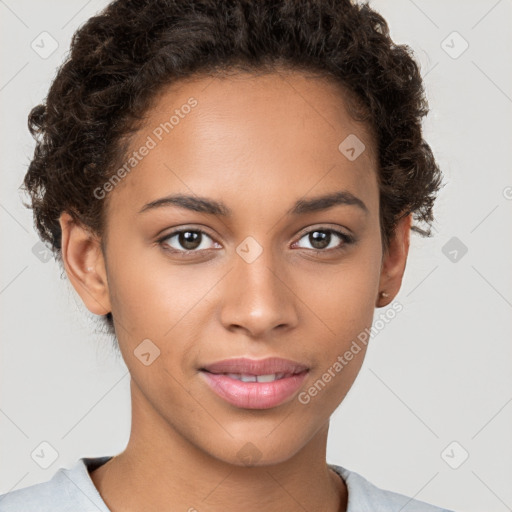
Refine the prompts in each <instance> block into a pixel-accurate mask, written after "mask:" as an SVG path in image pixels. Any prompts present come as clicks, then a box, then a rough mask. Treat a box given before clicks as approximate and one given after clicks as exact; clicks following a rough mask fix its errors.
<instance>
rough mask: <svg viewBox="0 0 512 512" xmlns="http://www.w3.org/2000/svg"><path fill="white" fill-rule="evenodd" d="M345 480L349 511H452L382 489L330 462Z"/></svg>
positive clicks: (357, 474)
mask: <svg viewBox="0 0 512 512" xmlns="http://www.w3.org/2000/svg"><path fill="white" fill-rule="evenodd" d="M329 466H330V467H331V468H332V469H334V471H336V472H337V473H338V474H339V475H340V476H341V477H342V478H343V480H344V481H345V484H346V486H347V491H348V506H347V512H375V511H379V512H399V511H402V512H404V511H405V510H407V512H451V511H449V510H447V509H444V508H439V507H436V506H434V505H429V504H428V503H425V502H423V501H418V500H415V499H413V498H410V497H408V496H405V495H403V494H399V493H396V492H392V491H387V490H384V489H381V488H379V487H377V486H375V485H374V484H372V483H371V482H369V481H368V480H366V478H364V477H363V476H361V475H360V474H359V473H356V472H354V471H350V470H348V469H346V468H343V467H341V466H336V465H334V464H329Z"/></svg>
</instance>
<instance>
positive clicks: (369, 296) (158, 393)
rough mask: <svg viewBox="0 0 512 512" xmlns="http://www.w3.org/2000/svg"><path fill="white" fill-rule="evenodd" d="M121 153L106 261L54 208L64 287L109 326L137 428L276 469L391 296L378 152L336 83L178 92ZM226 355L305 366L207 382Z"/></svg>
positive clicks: (353, 367)
mask: <svg viewBox="0 0 512 512" xmlns="http://www.w3.org/2000/svg"><path fill="white" fill-rule="evenodd" d="M172 116H174V117H172ZM349 136H350V137H354V136H355V137H357V138H358V139H359V140H360V141H362V142H363V143H364V145H365V148H366V149H365V150H364V151H363V152H362V153H361V154H360V155H359V156H357V158H355V159H354V158H347V154H348V155H350V156H351V157H353V155H352V154H351V153H350V152H349V153H346V152H343V149H342V150H341V151H340V149H339V146H340V143H342V141H344V140H345V139H346V138H347V137H349ZM349 140H355V139H349ZM130 144H131V147H130V151H129V155H128V156H127V158H126V160H125V161H124V162H123V163H122V164H121V165H120V166H119V167H120V168H121V167H122V165H123V164H127V165H126V166H125V167H124V169H125V171H126V172H124V173H123V172H121V173H120V175H121V177H122V179H121V180H120V181H119V180H118V181H119V183H117V184H115V186H114V184H113V183H112V182H111V183H110V186H109V185H107V186H106V187H105V188H104V189H102V190H105V191H107V192H108V208H107V219H108V221H107V226H106V233H105V235H106V238H105V240H104V241H105V251H104V253H103V252H102V251H101V250H100V249H99V243H98V240H97V239H94V238H91V237H90V235H89V234H88V233H87V232H86V231H83V230H81V228H80V227H77V226H72V225H71V223H68V222H67V217H66V215H65V214H64V215H63V216H62V218H61V225H62V227H63V260H64V262H65V265H66V270H67V272H68V275H69V277H70V279H71V280H72V282H73V284H74V286H75V288H76V289H77V291H78V293H80V295H81V296H82V298H83V300H84V302H85V303H86V305H87V307H88V308H89V309H90V310H91V311H92V312H94V313H96V314H105V313H107V312H108V311H111V312H112V314H113V317H114V322H115V328H116V332H117V337H118V340H119V346H120V349H121V352H122V355H123V358H124V361H125V362H126V365H127V367H128V369H129V371H130V374H131V377H132V400H133V402H132V414H133V421H134V424H137V425H140V428H141V430H142V429H144V428H145V429H146V430H147V429H153V430H154V432H153V435H154V437H156V438H159V436H160V439H161V442H162V443H164V438H165V436H167V435H169V436H170V437H173V438H175V439H176V438H180V439H182V440H185V441H187V442H188V443H189V444H190V445H192V446H195V447H197V448H199V449H200V450H202V451H203V452H205V453H208V454H210V455H212V456H214V457H215V458H217V459H220V460H223V461H227V462H230V463H233V464H242V463H243V459H244V450H245V451H249V452H250V451H251V450H252V453H250V454H249V457H252V459H253V461H254V463H256V464H270V463H276V462H280V461H284V460H286V459H288V458H290V457H291V456H292V455H294V454H295V453H297V452H299V451H300V450H301V449H303V448H304V447H305V446H306V445H308V443H310V442H311V441H312V440H313V439H314V438H315V436H317V435H318V433H319V432H321V431H324V429H325V426H326V425H327V424H328V420H329V417H330V415H331V414H332V413H333V411H334V410H335V409H336V407H337V406H338V405H339V404H340V402H341V401H342V400H343V398H344V397H345V395H346V393H347V392H348V390H349V389H350V387H351V385H352V383H353V382H354V380H355V378H356V376H357V373H358V371H359V369H360V367H361V364H362V362H363V358H364V353H365V350H366V345H365V344H364V343H360V342H359V348H360V350H359V351H358V352H357V353H355V354H353V357H352V358H351V359H350V360H349V361H347V358H344V357H343V356H344V354H345V353H346V352H347V351H349V350H350V347H351V346H353V343H354V340H357V339H358V335H359V334H360V333H362V332H364V331H365V329H367V328H369V327H370V326H371V324H372V319H373V315H374V308H375V307H376V305H383V304H382V302H378V294H379V290H385V291H386V292H388V293H389V295H390V297H391V298H392V297H393V296H394V294H395V293H396V292H397V291H398V289H399V287H400V281H401V278H402V274H403V270H404V267H405V259H406V255H407V249H408V238H407V234H408V227H409V222H408V221H409V220H410V219H406V220H405V221H403V222H402V223H401V224H400V225H399V227H398V228H397V237H396V240H394V241H392V243H391V245H390V251H389V254H387V255H384V254H383V253H382V248H381V226H380V224H379V191H378V185H377V175H376V173H377V168H376V161H375V154H374V141H373V140H372V138H371V136H370V134H369V132H368V131H367V129H366V127H365V126H364V125H362V124H359V123H356V122H354V121H353V120H352V119H351V117H350V116H349V114H348V112H347V111H346V109H345V103H344V96H343V92H342V91H341V90H340V89H339V88H337V87H336V86H335V85H333V84H331V83H328V82H325V81H322V80H320V79H318V78H307V77H306V76H304V75H302V74H299V73H286V74H285V73H282V74H269V75H264V76H257V77H256V76H252V75H247V74H241V75H238V76H236V77H230V78H212V77H208V78H204V79H196V80H194V81H191V80H189V81H186V82H180V83H179V84H174V85H172V86H171V87H169V88H168V89H166V90H165V91H163V93H162V94H161V95H160V96H159V97H158V98H157V101H156V103H155V104H154V105H153V107H152V108H151V110H150V111H149V112H148V113H147V119H146V121H145V125H144V128H142V129H141V130H140V131H138V132H137V134H136V136H135V137H134V138H133V139H132V140H131V143H130ZM144 147H145V148H146V149H142V148H144ZM134 151H135V152H136V153H133V152H134ZM356 151H357V148H356ZM130 158H131V159H132V160H130ZM128 169H129V172H128V171H127V170H128ZM101 194H102V192H99V193H98V195H101ZM178 196H180V197H178ZM185 196H187V197H185ZM324 196H328V197H326V198H325V199H324V200H319V199H320V198H322V197H324ZM177 197H178V198H177ZM100 200H105V199H100ZM86 267H88V268H92V270H91V271H89V272H87V271H86ZM389 300H391V299H389ZM352 352H355V351H354V350H353V351H352ZM340 357H341V358H342V359H343V361H344V363H343V364H342V363H341V362H340ZM233 358H248V359H252V360H256V362H258V361H262V360H264V359H267V358H283V359H286V360H289V361H293V362H295V363H298V364H299V365H301V368H299V367H297V368H295V370H293V371H292V370H289V372H288V373H295V375H294V376H290V375H289V374H288V375H285V376H284V378H283V379H279V380H284V381H286V382H285V383H279V380H276V381H274V382H269V383H263V382H256V383H255V382H250V383H244V382H240V381H239V380H237V378H231V377H228V376H221V375H220V374H219V373H217V375H216V376H213V377H212V373H209V372H207V371H204V369H205V368H206V367H209V368H210V369H211V368H212V367H211V365H212V364H213V363H216V362H218V361H221V360H226V359H233ZM337 362H338V364H336V363H337ZM340 365H341V369H340ZM281 369H282V368H281V367H273V366H272V367H265V368H263V369H262V371H261V372H259V373H266V374H269V373H279V371H280V370H281ZM304 369H305V371H300V370H304ZM220 370H224V372H223V373H226V368H221V369H220ZM220 370H219V368H217V371H218V372H220ZM230 370H231V371H230ZM235 370H236V368H235ZM227 373H244V372H242V371H240V372H236V371H233V368H228V369H227ZM247 373H250V372H249V371H247ZM255 373H258V372H255ZM284 373H286V372H284ZM326 374H330V376H331V377H330V378H329V377H326V376H325V375H326ZM278 377H279V375H278ZM269 379H270V378H269ZM261 380H265V379H261ZM319 382H320V383H319ZM315 383H316V385H315ZM313 389H316V392H315V391H314V390H313ZM248 443H251V444H248ZM246 459H247V458H246V457H245V460H246Z"/></svg>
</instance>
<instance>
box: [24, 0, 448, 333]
mask: <svg viewBox="0 0 512 512" xmlns="http://www.w3.org/2000/svg"><path fill="white" fill-rule="evenodd" d="M286 68H288V69H292V70H299V71H301V70H302V71H313V72H316V73H318V74H319V75H320V76H323V77H325V78H329V79H331V80H334V81H335V82H336V83H338V84H340V85H341V86H342V87H343V88H344V89H345V90H346V91H347V93H348V100H349V110H350V112H351V114H352V115H353V116H354V118H355V119H357V120H362V121H366V122H367V126H368V127H369V128H370V129H371V131H372V133H374V134H375V139H376V145H377V156H378V159H377V161H378V182H379V190H380V220H381V234H382V242H383V247H384V250H385V249H386V248H387V247H388V243H389V240H390V237H391V236H392V234H393V231H394V228H395V227H396V223H397V222H398V220H399V219H400V218H401V217H402V216H404V215H408V214H410V213H412V214H413V219H415V220H416V221H420V222H423V223H426V224H427V228H428V230H427V231H426V230H424V229H421V228H420V227H418V226H417V225H413V230H415V231H417V232H419V233H421V234H423V235H425V236H430V234H431V231H430V226H431V223H432V221H433V213H432V210H433V203H434V200H435V197H436V195H437V192H438V190H439V189H440V187H441V172H440V170H439V168H438V166H437V164H436V162H435V160H434V157H433V154H432V151H431V149H430V147H429V145H428V144H427V143H426V142H425V141H424V140H423V136H422V127H421V120H422V117H423V116H425V115H426V114H427V113H428V105H427V101H426V98H425V94H424V89H423V84H422V79H421V75H420V72H419V68H418V65H417V63H416V62H415V60H414V59H413V56H412V51H411V50H410V48H409V47H408V46H406V45H395V44H394V43H393V41H392V39H391V38H390V35H389V29H388V26H387V23H386V21H385V20H384V18H383V17H382V16H381V15H380V14H378V13H377V12H375V11H374V10H372V9H371V8H370V7H369V6H368V4H367V3H361V4H357V3H353V2H351V1H350V0H260V1H258V2H253V1H250V0H116V1H114V2H112V3H111V4H109V5H108V6H107V7H106V8H105V9H104V10H103V11H102V12H100V13H99V14H98V15H96V16H94V17H92V18H90V19H89V20H88V21H87V22H86V23H85V24H84V25H83V26H82V27H80V29H79V30H78V31H77V32H76V33H75V34H74V36H73V39H72V42H71V49H70V55H69V57H68V58H67V60H66V62H64V64H63V65H62V66H61V67H60V69H59V71H58V73H57V75H56V77H55V79H54V81H53V83H52V85H51V88H50V90H49V92H48V95H47V98H46V101H45V103H44V104H41V105H38V106H36V107H34V108H33V109H32V111H31V112H30V115H29V129H30V132H31V134H32V135H33V137H34V138H35V139H36V147H35V151H34V156H33V159H32V161H31V163H30V165H29V168H28V171H27V173H26V176H25V178H24V182H23V185H24V188H25V189H26V191H27V192H28V193H29V194H30V198H31V205H26V206H28V207H30V208H33V213H34V220H35V226H36V229H37V230H38V232H39V235H40V237H41V239H42V240H43V241H45V242H49V244H50V245H51V249H52V251H53V253H54V256H55V257H56V259H58V260H59V261H60V262H61V263H62V259H61V258H62V255H61V251H60V246H61V230H60V224H59V217H60V214H61V213H62V212H63V211H67V212H69V213H70V214H71V215H72V216H73V218H74V219H75V220H77V221H79V222H80V223H81V224H83V225H85V226H87V227H89V228H90V229H91V230H92V231H93V232H95V233H97V234H99V235H101V234H102V233H103V229H104V226H105V219H104V214H105V210H106V201H104V200H98V199H96V198H95V196H94V195H93V191H94V190H96V189H97V187H99V186H101V185H103V184H104V183H105V182H106V181H107V180H109V179H110V178H111V176H112V175H113V173H114V172H115V169H116V168H117V166H118V164H119V162H121V161H122V160H123V154H124V152H125V151H126V150H127V147H128V145H127V144H128V141H129V135H130V134H131V133H133V132H134V130H136V129H137V126H138V124H137V122H138V121H141V120H142V119H143V115H144V113H145V112H147V109H148V108H149V106H150V104H151V101H152V100H154V99H155V98H156V96H157V93H159V92H160V91H161V90H162V88H163V87H165V86H166V85H169V84H170V83H173V82H174V81H177V80H180V79H182V78H187V77H192V76H194V75H203V74H204V75H214V74H222V73H224V72H226V71H227V70H229V69H232V70H235V71H236V70H239V71H249V72H255V73H256V72H259V71H272V70H273V69H286ZM353 98H355V101H351V99H353ZM346 99H347V98H346ZM106 320H107V323H108V325H109V327H110V331H111V332H113V322H112V316H111V314H110V313H109V314H108V315H106Z"/></svg>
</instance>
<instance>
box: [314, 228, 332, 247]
mask: <svg viewBox="0 0 512 512" xmlns="http://www.w3.org/2000/svg"><path fill="white" fill-rule="evenodd" d="M309 239H310V242H311V245H312V246H313V247H314V248H315V249H325V248H326V247H328V246H329V243H330V241H331V234H330V233H328V232H325V231H313V232H312V233H310V234H309Z"/></svg>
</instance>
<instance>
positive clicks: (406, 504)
mask: <svg viewBox="0 0 512 512" xmlns="http://www.w3.org/2000/svg"><path fill="white" fill-rule="evenodd" d="M111 458H112V456H105V457H97V458H87V457H84V458H81V459H79V461H78V462H77V463H76V464H75V465H74V466H73V467H72V468H71V469H65V468H60V469H59V470H58V471H57V472H56V473H55V475H54V476H53V478H52V479H51V480H49V481H48V482H43V483H40V484H35V485H31V486H29V487H25V488H24V489H18V490H15V491H11V492H8V493H6V494H2V495H1V496H0V512H110V510H109V509H108V507H107V505H106V504H105V502H104V501H103V499H102V497H101V495H100V493H99V492H98V490H97V489H96V487H95V486H94V483H93V481H92V479H91V477H90V475H89V471H92V470H93V469H96V468H97V467H99V466H101V465H102V464H104V463H105V462H107V461H108V460H110V459H111ZM329 467H330V468H332V469H334V471H336V473H338V474H339V475H340V476H341V478H342V479H343V480H344V481H345V484H346V486H347V491H348V506H347V512H451V511H449V510H446V509H442V508H438V507H435V506H433V505H429V504H427V503H424V502H422V501H418V500H414V499H412V498H408V497H407V496H404V495H403V494H398V493H395V492H391V491H386V490H383V489H380V488H378V487H376V486H375V485H373V484H372V483H370V482H369V481H368V480H366V479H365V478H364V477H362V476H361V475H359V474H358V473H355V472H354V471H349V470H348V469H345V468H343V467H341V466H336V465H334V464H329Z"/></svg>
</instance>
